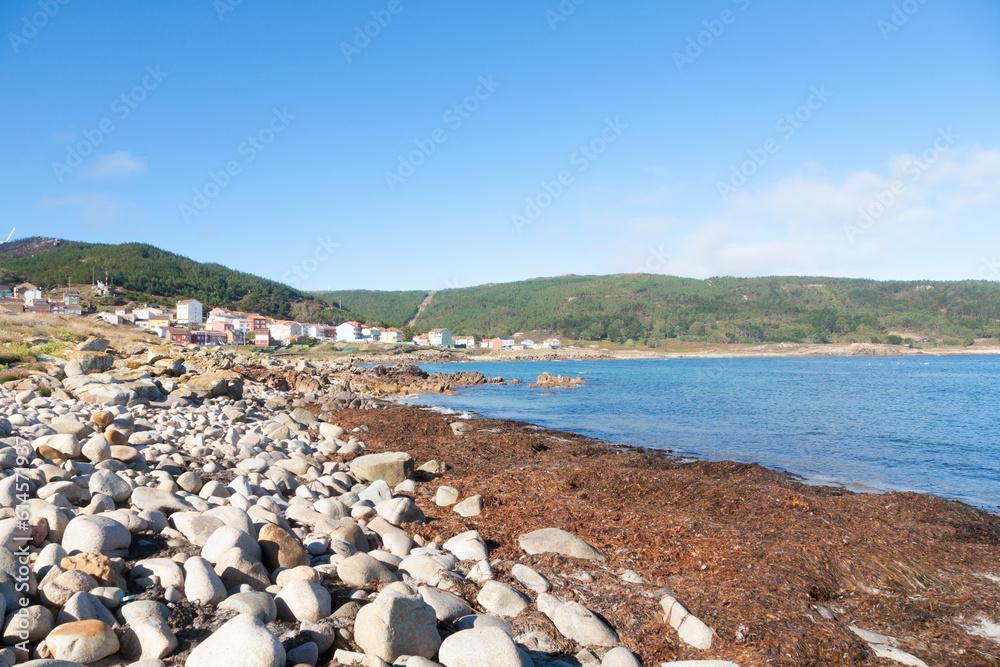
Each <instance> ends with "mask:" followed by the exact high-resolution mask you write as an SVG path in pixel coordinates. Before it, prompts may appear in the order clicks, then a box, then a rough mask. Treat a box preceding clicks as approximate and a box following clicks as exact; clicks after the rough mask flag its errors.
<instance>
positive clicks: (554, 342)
mask: <svg viewBox="0 0 1000 667" xmlns="http://www.w3.org/2000/svg"><path fill="white" fill-rule="evenodd" d="M542 347H544V348H547V349H551V350H554V349H556V348H559V347H562V343H560V342H559V339H558V338H546V339H545V340H544V341H542Z"/></svg>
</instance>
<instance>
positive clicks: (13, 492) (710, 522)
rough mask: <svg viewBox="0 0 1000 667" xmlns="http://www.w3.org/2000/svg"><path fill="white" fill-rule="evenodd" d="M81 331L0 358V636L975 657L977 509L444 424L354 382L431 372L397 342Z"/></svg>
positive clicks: (447, 660) (978, 647) (998, 551)
mask: <svg viewBox="0 0 1000 667" xmlns="http://www.w3.org/2000/svg"><path fill="white" fill-rule="evenodd" d="M88 346H89V347H94V346H95V344H94V343H93V342H91V343H89V344H88ZM98 347H101V346H100V345H99V344H98V345H97V346H96V347H94V350H96V349H97V348H98ZM94 350H81V351H86V352H94ZM94 353H95V354H97V353H99V354H108V355H110V356H112V357H113V358H114V362H113V366H112V369H111V370H109V371H100V372H98V371H96V370H95V371H94V372H90V373H85V372H81V374H79V375H73V376H68V374H66V373H64V372H63V373H62V374H60V371H61V370H62V368H63V365H64V364H61V363H60V362H59V361H55V360H53V361H49V360H42V364H43V366H44V367H45V370H44V371H36V372H34V374H32V375H30V376H29V377H26V378H24V379H20V380H17V381H14V382H10V383H6V384H5V385H3V386H0V541H2V542H3V543H4V545H5V546H4V548H0V592H2V593H3V595H2V597H0V601H2V603H3V604H2V606H3V607H4V609H3V611H4V612H5V632H4V644H3V647H2V648H0V664H12V663H15V662H16V663H18V664H21V663H25V662H26V661H28V660H43V659H57V660H71V661H77V662H78V663H79V664H99V665H102V666H106V667H113V666H114V665H132V664H135V663H138V662H139V661H146V662H144V663H142V664H143V667H146V665H150V666H151V665H160V664H165V663H163V662H157V661H164V660H166V661H169V663H170V664H175V665H181V664H184V665H188V666H190V667H208V666H209V665H213V666H214V665H223V664H225V665H252V666H254V667H256V666H257V665H276V666H283V665H286V664H294V665H301V664H305V665H330V664H348V665H350V664H365V665H370V664H378V665H382V664H389V663H392V662H396V663H397V664H403V663H402V662H400V660H401V659H402V658H403V657H404V656H413V657H409V658H408V659H407V661H406V663H405V664H407V665H410V666H413V665H418V666H419V665H424V666H427V665H431V666H433V665H444V666H445V667H457V666H459V665H463V666H464V665H476V664H490V665H497V666H498V667H501V666H503V665H507V664H510V665H526V664H535V665H540V666H541V665H554V666H557V667H558V666H559V665H586V666H588V667H616V666H626V665H627V666H630V667H631V666H633V665H638V664H645V665H656V664H672V663H675V662H678V663H681V664H684V661H706V662H704V663H703V664H708V665H711V664H738V665H743V666H744V667H747V666H748V665H763V664H769V665H771V664H773V665H789V666H790V665H804V664H817V665H819V664H822V665H834V666H837V665H864V664H873V663H872V660H873V659H874V657H875V656H882V657H884V658H887V659H888V660H891V661H895V662H894V663H891V662H890V663H886V664H914V665H919V664H933V665H956V666H957V665H980V664H981V665H987V664H991V662H990V661H991V660H993V657H992V656H994V655H995V651H996V648H995V646H996V644H995V642H994V641H993V640H991V639H990V638H989V637H988V636H984V633H983V632H982V628H984V627H987V628H988V627H992V626H991V625H990V624H993V623H996V622H997V621H998V616H1000V612H997V609H998V608H1000V586H998V585H997V584H996V583H995V581H996V580H1000V570H998V567H1000V566H998V565H997V563H998V562H1000V517H996V516H994V515H990V514H986V513H983V512H980V511H978V510H975V509H973V508H970V507H968V506H965V505H962V504H960V503H955V502H951V501H946V500H942V499H940V498H934V497H932V496H922V495H918V494H912V493H888V494H883V495H859V494H853V493H850V492H848V491H845V490H843V489H832V488H826V487H808V486H804V485H802V484H799V483H798V482H796V481H795V480H794V479H792V478H791V477H790V476H788V475H785V474H782V473H779V472H775V471H769V470H765V469H763V468H761V467H760V466H753V465H745V464H736V463H732V462H705V461H694V462H692V461H689V460H683V459H675V458H672V457H669V456H667V455H665V454H664V453H662V452H653V451H649V450H642V449H628V448H621V449H619V448H611V447H607V446H605V445H602V444H601V443H598V442H595V441H592V440H589V439H587V438H584V437H582V436H577V435H573V434H567V433H552V432H549V431H545V430H540V429H536V428H528V427H527V425H524V424H520V423H518V422H511V421H508V420H485V419H476V420H467V421H462V422H449V420H448V418H447V417H445V416H443V415H439V414H435V413H432V412H429V411H426V410H420V409H417V408H411V407H402V406H391V405H387V404H385V403H382V402H380V401H378V400H376V399H375V398H374V397H373V396H372V395H371V393H367V392H366V390H365V389H364V388H363V384H364V382H367V378H370V377H375V378H379V377H381V378H388V379H389V381H390V383H389V384H386V385H384V386H385V387H386V388H388V387H389V386H390V384H391V383H393V382H396V380H397V379H399V378H404V379H406V378H416V379H417V383H416V384H418V385H419V384H420V383H421V382H424V381H426V383H425V384H424V385H423V386H428V387H436V386H440V385H438V384H436V383H437V382H438V381H439V380H438V379H434V378H433V376H430V375H425V376H423V377H421V376H420V374H419V373H413V372H412V371H410V370H403V371H398V372H394V371H387V370H383V371H376V372H374V373H371V374H368V373H366V372H365V371H367V370H374V369H357V368H355V367H343V366H341V367H336V366H332V365H331V366H326V367H323V368H316V367H314V365H312V364H309V363H305V362H301V363H298V364H294V365H292V364H286V363H281V362H277V361H273V360H263V362H262V363H259V364H255V365H253V366H247V365H242V364H240V363H239V362H238V360H237V359H236V358H234V357H232V356H228V355H225V354H219V353H216V352H209V351H197V352H191V351H190V350H182V349H179V348H176V347H174V346H169V347H164V348H163V349H156V350H154V349H150V348H148V347H147V348H142V347H141V346H137V347H136V348H134V349H132V350H129V351H125V350H115V349H112V348H111V347H107V348H104V349H102V350H100V351H99V352H94ZM102 363H103V362H102ZM80 369H81V371H82V370H85V369H84V365H83V364H80ZM72 370H73V372H76V370H77V369H76V368H74V369H72ZM77 378H83V380H80V379H77ZM199 378H200V379H199ZM352 378H353V379H352ZM459 379H461V380H472V381H474V382H480V383H481V382H482V381H485V379H482V380H480V379H479V378H477V377H466V378H459ZM126 384H127V385H129V386H127V387H124V386H122V387H120V386H119V385H126ZM413 385H414V383H413V382H410V383H409V385H408V386H413ZM92 386H94V387H100V388H101V389H88V388H89V387H92ZM397 386H398V385H397ZM109 387H110V388H111V389H107V388H109ZM296 387H301V388H300V389H295V388H296ZM116 389H121V390H122V392H123V394H122V395H123V396H124V400H125V402H124V403H118V404H116V401H119V400H122V395H120V394H119V393H116V392H115V390H116ZM82 397H91V398H97V399H99V400H100V401H101V403H94V402H87V400H86V399H85V398H82ZM19 480H24V483H25V486H24V487H19V486H18V483H19ZM22 488H24V489H25V491H24V492H23V493H22V492H21V489H22ZM22 547H23V553H24V554H26V555H25V556H24V558H25V563H24V564H25V565H26V567H27V570H24V569H23V568H21V562H22V561H20V560H19V559H20V558H21V556H20V555H19V554H20V553H22V552H21V551H19V550H21V549H22ZM21 578H26V581H24V584H25V589H26V590H24V591H20V590H18V589H15V585H17V584H18V583H19V582H20V581H21ZM15 591H17V593H18V594H17V595H15V594H14V593H15ZM22 609H23V611H22ZM22 631H23V634H24V637H23V638H22V637H21V633H22ZM985 634H988V633H985ZM640 659H641V663H640ZM43 664H44V663H43ZM69 664H73V663H72V662H71V663H69ZM687 664H698V663H695V662H687Z"/></svg>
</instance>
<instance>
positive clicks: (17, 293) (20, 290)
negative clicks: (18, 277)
mask: <svg viewBox="0 0 1000 667" xmlns="http://www.w3.org/2000/svg"><path fill="white" fill-rule="evenodd" d="M37 289H38V287H37V286H35V285H32V284H31V283H21V284H20V285H17V286H16V287H14V298H15V299H20V300H21V301H22V302H23V301H24V300H25V296H24V293H25V292H29V291H31V290H37ZM39 298H41V297H39Z"/></svg>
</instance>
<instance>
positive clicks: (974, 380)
mask: <svg viewBox="0 0 1000 667" xmlns="http://www.w3.org/2000/svg"><path fill="white" fill-rule="evenodd" d="M421 368H423V369H424V370H426V371H428V372H435V371H438V372H443V373H450V372H453V371H456V370H467V371H480V372H482V373H484V374H486V375H487V376H491V377H492V376H496V375H501V376H503V377H504V379H506V380H511V379H515V378H517V379H520V380H522V384H506V385H480V386H475V387H467V388H464V389H461V390H459V394H458V395H457V396H441V395H420V396H418V397H415V398H410V399H404V401H403V402H406V403H417V404H425V405H433V406H440V407H443V408H447V409H451V410H457V411H472V412H475V413H478V414H480V415H482V416H486V417H499V418H508V419H517V420H523V421H528V422H531V423H534V424H537V425H539V426H544V427H546V428H551V429H556V430H563V431H571V432H574V433H581V434H584V435H588V436H591V437H595V438H600V439H602V440H605V441H608V442H610V443H617V444H626V445H635V446H642V447H653V448H658V449H666V450H672V451H674V452H675V453H677V454H680V455H684V456H691V457H696V458H699V459H707V460H732V461H742V462H753V463H759V464H761V465H763V466H766V467H768V468H774V469H778V470H785V471H788V472H791V473H794V474H796V475H799V476H801V477H802V478H804V480H805V481H807V482H809V483H816V484H832V485H842V486H845V487H847V488H850V489H852V490H856V491H919V492H924V493H933V494H937V495H940V496H943V497H946V498H952V499H955V500H960V501H962V502H965V503H969V504H970V505H974V506H977V507H980V508H982V509H986V510H989V511H993V512H995V511H997V510H998V509H1000V507H998V506H1000V386H998V382H1000V358H998V357H988V356H954V357H931V356H927V357H849V358H839V357H837V358H768V359H760V358H738V359H662V360H661V359H645V360H629V361H530V362H470V363H461V364H425V365H421ZM544 371H548V372H550V373H552V374H559V375H580V376H581V377H583V378H584V379H586V380H587V385H586V386H584V387H579V388H572V389H552V390H543V389H538V388H530V387H529V386H528V385H529V384H530V383H531V382H533V381H534V380H535V378H536V377H537V376H538V375H539V374H541V373H542V372H544Z"/></svg>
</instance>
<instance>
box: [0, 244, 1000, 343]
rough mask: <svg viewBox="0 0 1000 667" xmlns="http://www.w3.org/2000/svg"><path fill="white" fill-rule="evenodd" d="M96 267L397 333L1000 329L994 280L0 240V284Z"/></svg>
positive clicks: (87, 278) (774, 336)
mask: <svg viewBox="0 0 1000 667" xmlns="http://www.w3.org/2000/svg"><path fill="white" fill-rule="evenodd" d="M104 267H108V269H109V272H110V276H111V279H112V282H113V283H114V285H115V286H116V288H118V289H122V290H124V295H123V296H124V297H125V298H127V299H133V300H136V301H157V300H165V301H168V302H169V301H172V300H177V299H183V298H195V299H198V300H199V301H201V302H202V303H204V304H206V305H208V306H227V307H233V308H240V309H243V310H248V311H258V312H261V313H263V314H267V315H271V316H275V317H295V318H297V319H300V320H313V321H319V322H326V323H331V324H336V323H339V322H342V321H344V320H345V319H356V320H359V321H361V322H364V323H370V324H380V323H381V324H388V325H391V326H397V327H402V326H403V325H404V324H405V323H406V322H407V320H408V319H409V318H411V317H412V316H413V315H414V313H416V312H417V308H418V306H419V305H420V304H421V303H422V302H423V301H424V299H425V297H426V298H428V299H429V301H428V302H427V303H426V306H425V308H424V310H423V311H421V312H420V314H419V316H418V317H417V319H416V321H415V323H414V325H413V328H414V329H415V330H416V331H428V330H429V329H432V328H436V327H448V328H449V329H451V330H452V331H453V332H455V333H457V334H466V335H468V334H472V335H475V336H477V337H492V336H498V335H501V334H509V333H513V332H517V331H525V332H528V331H530V332H537V333H551V334H555V335H558V336H561V337H564V338H570V339H576V340H606V341H612V342H625V341H628V340H632V341H635V342H639V341H646V342H648V343H655V342H658V341H661V340H663V339H666V338H682V339H686V340H697V341H706V342H781V341H791V342H824V341H829V342H833V341H870V340H878V341H892V340H893V339H892V338H891V336H894V335H897V334H902V335H904V336H913V337H914V338H919V337H922V336H926V337H928V338H932V339H947V338H953V339H960V340H968V339H969V338H972V337H975V338H983V337H995V336H998V335H1000V283H995V282H988V281H960V282H947V281H918V282H903V281H882V282H880V281H874V280H857V279H848V278H815V277H769V278H729V277H724V278H711V279H708V280H695V279H690V278H677V277H673V276H661V275H647V274H629V275H616V276H561V277H558V278H539V279H535V280H525V281H521V282H515V283H503V284H489V285H481V286H478V287H468V288H461V289H446V290H440V291H438V292H435V293H433V294H432V295H431V294H430V293H428V292H424V291H420V290H413V291H396V292H380V291H368V290H347V291H339V292H312V293H308V294H307V293H302V292H300V291H298V290H295V289H293V288H291V287H288V286H287V285H283V284H281V283H278V282H275V281H271V280H266V279H264V278H259V277H257V276H253V275H250V274H247V273H241V272H239V271H233V270H230V269H228V268H226V267H224V266H221V265H218V264H202V263H199V262H195V261H193V260H191V259H188V258H186V257H181V256H180V255H175V254H173V253H170V252H166V251H163V250H160V249H158V248H154V247H153V246H150V245H145V244H140V243H125V244H121V245H106V244H91V243H77V242H73V241H57V240H54V239H40V238H35V239H24V240H21V241H16V242H14V243H6V244H0V284H13V283H17V282H22V281H29V282H33V283H35V284H37V285H39V286H41V287H43V288H45V289H51V288H54V287H57V286H62V285H65V284H66V279H67V277H69V278H71V279H72V281H73V283H74V284H89V283H90V282H91V279H92V276H93V275H94V273H95V272H96V273H97V275H98V276H102V275H103V272H104ZM118 299H119V300H120V299H121V297H118ZM314 299H315V300H314ZM111 301H112V302H113V301H114V299H111ZM324 303H325V307H324ZM109 305H110V303H109ZM340 305H342V306H343V310H341V309H339V308H337V306H340ZM532 335H536V334H535V333H533V334H532Z"/></svg>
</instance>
